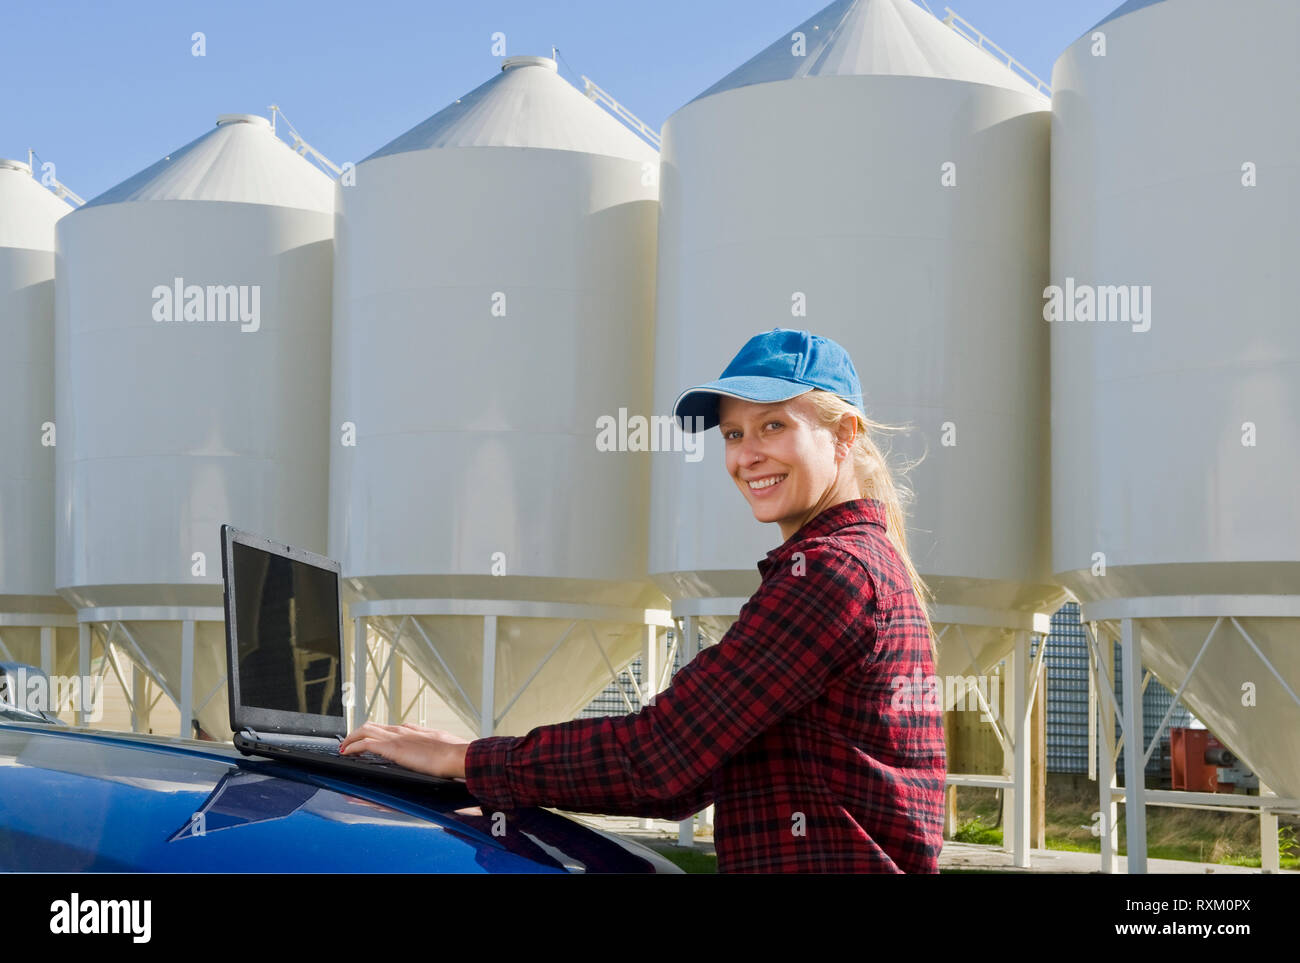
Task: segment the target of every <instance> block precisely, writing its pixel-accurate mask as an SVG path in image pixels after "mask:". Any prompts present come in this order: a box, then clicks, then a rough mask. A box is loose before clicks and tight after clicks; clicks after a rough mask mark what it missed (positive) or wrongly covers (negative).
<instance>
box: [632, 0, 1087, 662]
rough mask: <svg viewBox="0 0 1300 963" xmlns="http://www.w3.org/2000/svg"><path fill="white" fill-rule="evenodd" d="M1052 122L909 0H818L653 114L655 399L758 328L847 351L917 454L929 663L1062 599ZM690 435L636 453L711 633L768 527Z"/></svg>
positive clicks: (663, 563)
mask: <svg viewBox="0 0 1300 963" xmlns="http://www.w3.org/2000/svg"><path fill="white" fill-rule="evenodd" d="M1049 128H1050V119H1049V101H1048V99H1047V98H1046V97H1045V96H1044V95H1043V94H1042V93H1040V92H1039V91H1038V90H1037V89H1035V87H1034V86H1032V85H1030V84H1028V83H1026V82H1025V81H1023V80H1021V79H1020V77H1019V76H1018V75H1016V74H1015V73H1013V72H1012V71H1011V70H1010V69H1009V68H1008V67H1007V66H1006V65H1004V64H1002V63H1000V62H998V61H996V60H995V59H993V58H992V57H991V56H990V55H989V54H988V53H985V52H983V51H981V50H979V49H978V48H976V47H975V46H974V45H973V44H971V43H970V42H968V41H967V40H966V39H964V38H963V37H961V36H958V35H957V34H956V33H955V32H954V31H953V30H952V29H950V28H949V27H947V26H945V25H944V24H943V23H941V22H940V21H938V20H936V19H935V18H934V17H933V16H931V15H930V14H928V13H927V12H926V11H925V10H923V9H921V8H920V7H918V6H917V5H916V4H915V3H913V2H912V0H841V2H837V3H833V4H831V5H830V6H828V7H826V8H825V9H824V10H822V11H821V12H820V13H817V14H816V15H814V16H813V17H811V18H810V19H809V20H807V21H806V22H804V23H802V24H800V25H799V26H798V27H796V28H795V29H794V30H792V31H790V32H789V33H787V34H786V35H784V36H782V37H780V38H779V39H778V40H777V41H776V42H775V43H773V44H772V45H771V46H770V47H768V48H767V49H766V50H764V51H762V52H761V53H759V54H758V55H757V56H755V57H754V58H753V59H752V60H750V61H749V62H748V63H746V64H744V65H743V66H741V67H739V68H738V69H737V70H735V71H734V72H733V73H731V74H729V75H728V76H726V77H724V78H723V79H722V80H721V81H719V82H718V83H717V84H715V85H714V86H712V87H710V88H709V89H708V90H706V91H705V92H704V93H703V94H701V95H700V96H699V97H697V98H696V99H694V100H693V101H691V102H690V103H688V104H687V105H686V106H684V107H682V108H681V109H680V110H678V111H677V112H676V113H674V114H673V115H672V116H671V117H670V118H669V119H668V121H667V123H666V124H665V127H664V140H663V150H662V156H663V167H662V184H661V193H662V215H661V219H660V228H659V286H658V298H657V305H658V307H657V312H658V313H657V325H656V339H657V340H656V349H655V388H654V399H655V408H656V410H661V411H666V410H671V406H672V404H673V402H674V399H675V398H676V396H677V394H678V393H679V392H680V391H681V390H682V389H683V388H685V387H687V386H689V385H692V384H698V383H701V382H704V381H711V380H713V379H714V378H716V377H717V376H718V375H719V373H720V372H721V371H722V369H723V367H724V366H725V365H726V363H727V362H728V361H729V360H730V359H731V357H732V356H733V355H734V354H735V353H736V351H738V350H739V348H740V347H741V345H743V344H744V343H745V341H746V340H747V339H748V338H750V337H751V336H753V335H755V334H757V333H759V332H761V331H764V330H769V329H771V328H774V327H786V328H805V329H808V330H810V331H812V332H814V333H815V334H819V335H822V336H825V337H829V338H832V339H833V340H835V341H837V342H839V343H840V344H842V345H844V347H845V348H847V349H848V351H849V353H850V355H851V356H852V358H853V361H854V364H855V366H856V368H857V370H858V373H859V376H860V378H861V381H862V388H863V395H864V400H865V403H866V408H867V414H868V415H869V416H870V417H872V418H873V419H874V420H876V421H884V422H889V423H893V424H908V425H911V426H912V427H913V430H912V431H911V432H910V433H907V434H904V435H897V436H886V437H885V438H883V439H882V441H883V442H885V443H886V444H892V448H893V452H894V455H895V457H896V458H898V459H899V460H907V459H915V458H917V457H920V456H922V455H925V459H924V461H923V462H922V463H921V465H920V466H919V467H918V468H917V469H916V470H915V471H914V472H913V474H912V477H911V483H912V486H913V488H914V490H915V493H916V499H915V503H914V507H913V513H912V516H911V519H910V522H909V528H908V540H909V546H910V548H911V551H912V555H913V560H914V562H915V563H916V565H917V568H918V569H919V571H920V572H921V574H922V575H923V576H924V578H925V579H926V581H927V582H928V583H929V585H930V586H931V587H932V588H933V589H934V590H935V593H936V595H937V601H938V607H937V609H936V610H935V612H934V620H935V627H936V631H940V632H942V633H943V635H942V637H941V641H940V667H939V672H940V674H941V675H946V676H953V675H957V674H962V675H965V674H967V673H983V672H987V671H988V670H989V669H990V668H991V667H992V666H993V665H994V664H996V662H997V661H999V660H1000V659H1001V658H1003V657H1004V656H1005V655H1006V654H1007V653H1008V652H1009V651H1010V650H1011V648H1012V646H1013V644H1014V637H1015V633H1016V632H1027V631H1034V630H1037V631H1045V630H1046V628H1047V622H1048V619H1049V617H1050V612H1051V611H1052V610H1053V609H1054V608H1055V607H1056V605H1057V602H1058V601H1059V600H1060V599H1061V598H1063V593H1061V591H1060V590H1059V589H1058V588H1055V587H1053V586H1052V585H1051V584H1050V579H1049V577H1048V575H1049V571H1048V551H1049V535H1048V531H1047V522H1048V489H1047V477H1046V471H1047V462H1048V395H1047V388H1048V382H1047V352H1048V339H1047V334H1046V332H1045V331H1044V329H1043V326H1042V324H1041V323H1039V322H1038V312H1037V309H1036V303H1037V301H1038V298H1039V295H1040V292H1041V291H1042V288H1043V287H1044V286H1045V282H1046V278H1047V269H1048V263H1047V237H1048V210H1047V201H1048V184H1047V178H1048V134H1049ZM954 178H955V181H954V180H953V179H954ZM945 435H947V436H948V437H947V439H945ZM706 437H707V441H706V445H705V451H704V457H703V459H702V460H701V461H697V462H693V463H692V462H690V461H688V460H686V459H684V458H682V457H680V456H678V457H658V458H656V459H655V461H654V467H653V475H652V477H653V485H652V493H653V499H652V514H651V556H650V571H651V574H652V576H653V577H654V578H655V579H656V581H657V582H658V584H659V585H660V587H661V588H663V590H664V591H665V592H666V593H667V594H668V595H669V597H670V598H672V599H673V606H674V612H675V613H676V614H678V615H691V616H697V617H700V618H701V620H702V627H703V629H704V631H705V632H706V633H708V634H711V635H715V636H716V635H717V634H718V633H720V632H722V631H724V630H725V628H726V626H727V625H729V624H730V622H731V621H732V620H734V616H735V614H736V613H737V612H738V611H739V607H740V604H741V603H743V601H744V600H745V599H746V598H747V597H748V596H749V595H750V594H751V593H752V592H753V591H754V590H755V589H756V588H757V587H758V583H759V576H758V572H757V570H756V568H755V562H756V561H757V560H758V559H759V558H761V557H763V555H764V554H765V553H766V552H767V551H769V550H770V549H772V548H774V547H775V546H776V545H777V544H778V543H779V542H780V541H781V536H780V533H779V532H778V531H777V530H776V528H775V527H774V526H773V527H764V526H762V525H760V524H758V523H757V522H755V520H754V517H753V514H752V512H751V510H750V509H749V507H748V505H747V504H746V502H745V500H744V498H743V496H742V495H741V494H740V493H739V492H738V491H737V490H736V486H735V483H734V481H733V480H732V479H731V478H730V477H728V475H727V473H726V470H725V467H724V452H723V446H722V443H721V436H720V433H719V432H717V431H711V432H708V433H707V436H706ZM891 438H892V442H891ZM945 440H955V444H945Z"/></svg>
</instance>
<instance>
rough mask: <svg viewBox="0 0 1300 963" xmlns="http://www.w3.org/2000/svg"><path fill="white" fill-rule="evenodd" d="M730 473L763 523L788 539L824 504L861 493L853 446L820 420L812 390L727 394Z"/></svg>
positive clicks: (849, 429)
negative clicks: (768, 396)
mask: <svg viewBox="0 0 1300 963" xmlns="http://www.w3.org/2000/svg"><path fill="white" fill-rule="evenodd" d="M718 415H719V417H720V418H721V423H720V424H719V425H718V428H719V430H720V431H721V432H722V441H723V445H724V446H725V451H726V455H727V473H728V474H730V475H731V477H732V479H733V480H734V481H735V483H736V486H737V487H738V488H739V489H740V491H741V494H742V495H744V496H745V498H746V499H747V500H748V502H749V507H750V508H751V509H752V510H753V512H754V517H755V518H756V519H758V520H759V521H760V522H776V523H778V524H779V525H780V526H781V534H782V537H784V538H789V537H790V536H791V535H793V534H794V533H795V532H797V531H798V530H799V529H800V528H801V527H802V526H803V524H804V523H805V522H807V521H809V520H810V519H812V518H815V517H816V516H817V515H818V514H820V513H821V512H822V511H823V510H824V509H826V508H828V507H830V506H831V505H836V504H839V503H840V502H842V501H849V500H851V499H854V498H858V497H860V492H859V491H858V488H857V481H856V479H855V478H854V477H853V463H852V460H851V459H849V458H848V451H849V449H848V446H847V445H846V444H844V442H846V441H847V442H851V441H852V438H853V434H854V430H855V429H854V427H853V426H852V425H851V424H850V421H851V419H847V418H846V419H844V423H843V427H842V428H841V438H840V439H839V441H838V443H837V439H836V437H835V435H833V434H832V433H831V432H830V431H829V430H828V429H826V428H824V427H822V426H821V424H820V423H819V422H818V421H817V418H816V415H815V413H814V409H813V407H812V404H811V403H810V402H809V400H808V397H807V395H806V394H805V395H799V396H798V397H796V398H791V399H790V400H788V401H778V402H774V403H771V404H761V403H759V402H755V401H745V400H744V399H741V398H731V397H728V396H726V395H723V396H722V397H721V398H720V401H719V406H718Z"/></svg>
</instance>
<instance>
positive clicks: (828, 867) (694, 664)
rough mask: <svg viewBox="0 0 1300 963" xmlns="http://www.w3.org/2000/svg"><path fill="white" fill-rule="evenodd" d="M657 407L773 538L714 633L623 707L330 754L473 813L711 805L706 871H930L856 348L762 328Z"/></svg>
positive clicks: (409, 734) (932, 719)
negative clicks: (655, 690) (382, 761)
mask: <svg viewBox="0 0 1300 963" xmlns="http://www.w3.org/2000/svg"><path fill="white" fill-rule="evenodd" d="M674 414H675V415H676V416H677V417H678V419H679V420H681V421H682V422H683V425H684V427H685V428H686V430H694V431H704V430H707V429H709V428H712V427H715V426H717V427H719V428H720V429H721V432H722V437H723V439H724V444H725V448H726V466H727V471H728V473H729V474H730V475H731V477H732V479H733V481H734V482H735V483H736V486H737V487H738V488H739V489H740V492H741V495H742V496H743V497H744V498H745V499H746V500H747V501H748V502H749V504H750V507H751V509H752V510H753V513H754V517H755V518H756V519H758V520H759V521H760V522H775V523H777V524H778V525H779V526H780V529H781V535H782V537H783V538H784V542H783V543H782V544H781V545H780V546H778V547H777V548H775V549H773V550H772V551H770V552H768V553H767V556H766V557H765V558H764V559H762V560H761V561H759V563H758V569H759V574H760V575H761V576H762V584H761V586H760V587H759V589H758V591H757V592H756V593H755V594H754V596H753V597H752V598H750V600H749V601H748V602H747V603H746V604H745V605H744V606H743V607H742V608H741V611H740V615H739V618H738V619H737V620H736V622H735V623H734V624H733V625H732V627H731V629H730V630H728V632H727V634H726V635H725V636H724V637H723V638H722V640H721V641H720V642H719V643H718V644H717V645H713V646H709V647H707V648H705V649H704V650H703V651H702V652H701V653H700V654H699V655H697V656H696V657H695V659H694V660H692V661H691V663H690V664H689V665H686V666H684V667H683V668H682V669H681V670H679V671H678V673H677V675H676V676H674V678H673V681H672V684H671V685H670V686H669V687H668V688H667V689H666V690H664V691H663V692H661V693H659V694H658V696H656V697H655V700H654V703H653V704H652V705H648V706H646V707H645V708H643V709H642V710H641V711H640V712H637V713H633V714H630V715H627V716H611V717H606V718H602V719H576V720H573V721H571V722H565V723H559V724H557V725H550V726H539V727H537V728H536V729H533V730H532V731H531V732H530V733H528V735H526V736H522V737H508V736H493V737H489V738H483V739H476V740H474V741H472V742H466V741H464V740H461V739H457V738H455V737H454V736H451V735H450V734H449V733H446V732H442V731H440V730H430V729H424V728H422V727H419V726H412V725H402V726H386V725H380V724H377V723H367V724H365V725H363V726H361V727H359V728H358V729H357V730H355V731H354V732H352V733H350V734H349V735H348V737H347V739H345V740H344V742H343V752H345V753H349V754H350V753H354V752H363V751H367V750H368V751H373V752H377V753H379V754H381V755H383V756H387V757H388V758H389V759H392V760H394V761H395V762H397V763H399V764H401V765H404V766H407V767H408V768H411V769H417V770H420V771H422V772H427V773H431V774H433V775H439V776H450V777H456V778H462V779H464V780H465V781H466V784H467V788H468V789H469V791H470V792H471V793H473V794H474V795H475V796H476V797H477V798H478V799H479V801H480V802H481V803H482V804H483V806H484V808H485V811H486V810H490V809H496V810H502V811H506V812H508V811H509V810H511V809H515V808H518V807H523V806H553V807H556V808H560V809H567V810H570V811H576V812H595V813H606V814H610V815H635V816H653V817H659V818H664V819H673V820H678V819H685V818H686V817H687V816H690V815H691V814H693V813H695V812H698V811H699V810H700V809H703V808H704V807H705V806H706V805H708V804H709V803H713V804H714V844H715V848H716V850H717V854H718V871H719V872H791V871H794V872H887V873H898V872H921V873H934V872H938V858H939V851H940V849H941V848H942V845H943V841H942V826H943V814H944V812H943V811H944V799H943V796H944V794H943V787H944V776H945V774H946V773H945V769H946V761H947V760H946V755H945V751H944V741H943V717H942V713H941V711H940V709H939V707H938V706H937V705H935V704H934V702H933V700H928V699H925V698H923V697H921V694H920V693H918V692H916V691H915V690H916V688H917V686H916V683H915V680H917V679H925V680H930V679H932V678H933V674H934V643H933V638H932V633H931V630H930V623H929V619H928V617H927V615H926V611H925V608H924V606H923V599H924V598H925V597H926V595H927V590H926V587H925V584H924V583H923V582H922V580H921V579H920V577H919V576H918V575H917V573H916V570H915V568H914V567H913V566H912V563H911V561H910V559H909V558H908V553H907V541H906V536H905V532H904V527H903V513H902V508H901V506H900V499H899V494H898V491H897V490H896V488H895V485H894V482H893V480H892V479H891V477H890V472H889V469H888V467H887V466H886V464H885V461H884V459H883V457H882V456H881V454H880V451H879V449H878V448H877V447H876V445H875V443H874V441H873V440H872V438H871V435H870V432H871V431H872V430H876V429H879V428H883V427H884V426H882V425H876V424H874V423H873V422H871V421H870V420H868V419H867V417H866V415H865V414H864V413H863V410H862V390H861V387H860V385H859V383H858V376H857V372H856V370H855V369H854V367H853V362H852V361H851V360H850V359H849V356H848V354H847V352H845V350H844V349H843V348H842V347H840V345H838V344H836V343H835V342H834V341H831V340H829V339H827V338H821V337H818V336H817V335H813V334H810V333H809V332H807V331H792V330H788V329H782V328H776V329H773V330H772V331H770V332H766V333H764V334H760V335H757V336H755V337H753V338H751V339H750V340H749V342H748V343H746V345H745V346H744V348H742V349H741V351H740V353H739V354H737V355H736V357H735V358H734V359H733V360H732V362H731V363H730V364H729V365H728V366H727V368H726V370H724V371H723V373H722V376H721V377H720V378H719V379H718V380H717V381H713V382H710V383H709V384H706V385H699V386H697V387H694V388H690V389H688V390H687V391H685V392H683V393H682V394H681V395H680V396H679V397H678V399H677V403H676V405H675V406H674ZM692 426H693V427H692ZM507 826H508V817H507Z"/></svg>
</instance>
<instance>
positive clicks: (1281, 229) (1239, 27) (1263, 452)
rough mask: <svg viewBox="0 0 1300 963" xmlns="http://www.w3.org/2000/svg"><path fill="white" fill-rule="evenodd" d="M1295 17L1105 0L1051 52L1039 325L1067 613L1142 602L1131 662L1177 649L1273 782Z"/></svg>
mask: <svg viewBox="0 0 1300 963" xmlns="http://www.w3.org/2000/svg"><path fill="white" fill-rule="evenodd" d="M1297 38H1300V5H1297V4H1295V3H1276V2H1270V0H1239V2H1236V3H1232V4H1222V3H1216V2H1212V0H1159V2H1145V3H1128V4H1125V5H1124V6H1122V7H1120V8H1119V9H1118V10H1116V11H1115V13H1113V14H1112V15H1111V16H1110V17H1108V18H1107V19H1106V20H1104V21H1102V22H1101V23H1100V24H1098V25H1097V26H1096V27H1095V28H1093V29H1092V30H1090V31H1088V32H1087V33H1086V34H1084V35H1083V36H1082V37H1080V38H1079V39H1078V41H1076V42H1075V43H1074V44H1073V45H1072V46H1070V47H1069V48H1068V49H1067V50H1066V51H1065V53H1064V54H1062V55H1061V57H1060V59H1059V60H1058V61H1057V63H1056V67H1055V70H1054V71H1053V74H1052V81H1053V88H1054V94H1053V110H1054V119H1053V135H1052V141H1053V145H1052V283H1053V284H1054V285H1056V286H1057V287H1059V288H1060V289H1061V290H1062V295H1063V299H1064V297H1065V295H1066V294H1067V293H1068V292H1069V291H1070V290H1071V289H1073V291H1074V297H1073V299H1072V301H1073V303H1074V305H1075V307H1076V308H1077V310H1076V311H1074V312H1071V313H1069V314H1066V315H1064V316H1063V317H1062V319H1061V320H1059V321H1053V322H1052V323H1051V324H1050V325H1048V324H1044V325H1043V326H1044V327H1049V328H1050V331H1051V341H1052V379H1053V400H1052V426H1053V446H1052V487H1053V521H1054V526H1053V528H1054V546H1053V568H1054V570H1055V571H1056V572H1057V573H1058V578H1059V579H1060V580H1061V581H1062V582H1063V583H1064V584H1065V585H1067V586H1068V587H1069V588H1070V590H1071V591H1072V592H1074V594H1076V595H1077V596H1078V597H1079V599H1080V601H1081V602H1082V603H1083V617H1084V619H1085V620H1089V621H1096V622H1101V623H1107V624H1108V625H1109V626H1110V627H1111V628H1112V630H1117V629H1118V628H1119V627H1120V625H1121V624H1122V622H1123V620H1125V619H1131V620H1140V621H1135V622H1134V623H1133V624H1134V625H1135V627H1136V630H1137V631H1138V632H1140V637H1141V647H1140V648H1141V657H1142V661H1143V662H1144V663H1145V665H1146V666H1147V668H1149V669H1150V670H1151V671H1152V672H1153V673H1154V674H1155V676H1156V678H1158V679H1159V680H1160V681H1161V682H1162V683H1164V684H1165V685H1166V686H1168V687H1169V688H1170V689H1174V690H1177V689H1178V688H1179V686H1180V685H1181V684H1182V683H1183V681H1184V680H1185V679H1186V678H1187V677H1188V672H1189V670H1190V669H1191V668H1192V666H1193V664H1196V668H1195V672H1194V673H1193V674H1192V675H1191V677H1190V681H1189V682H1188V684H1187V688H1186V690H1185V692H1184V693H1183V700H1184V701H1185V702H1186V703H1187V705H1188V706H1189V707H1190V708H1191V709H1192V711H1193V712H1195V713H1196V715H1197V716H1198V717H1199V718H1200V719H1201V720H1203V721H1204V722H1205V724H1206V725H1207V726H1208V727H1209V728H1210V729H1212V730H1213V731H1214V732H1215V734H1216V735H1218V736H1219V737H1220V738H1221V739H1223V740H1224V742H1226V743H1227V744H1228V745H1229V746H1230V747H1231V749H1232V750H1233V752H1235V753H1236V754H1237V755H1238V756H1239V757H1240V758H1241V759H1242V760H1243V761H1244V763H1245V764H1246V765H1248V766H1249V767H1250V768H1251V769H1252V770H1254V771H1255V772H1256V773H1258V774H1259V776H1260V778H1261V779H1262V780H1263V781H1264V782H1265V783H1266V784H1267V785H1268V786H1269V788H1271V789H1272V790H1273V791H1275V792H1276V793H1278V794H1279V795H1282V796H1285V797H1289V798H1297V797H1300V699H1298V697H1297V692H1300V618H1297V617H1298V616H1300V500H1298V499H1297V490H1298V487H1300V485H1298V482H1297V479H1300V376H1298V375H1300V323H1298V322H1300V315H1298V313H1297V310H1296V300H1295V292H1294V287H1293V284H1292V278H1293V277H1294V273H1295V265H1296V263H1297V262H1298V261H1300V226H1298V224H1300V220H1298V217H1300V186H1297V181H1296V173H1297V171H1298V170H1300V133H1298V132H1300V100H1298V99H1297V93H1296V92H1297V91H1300V68H1298V67H1297V60H1296V55H1295V44H1296V40H1297ZM1103 288H1110V289H1111V290H1108V291H1107V290H1103ZM1085 289H1091V294H1090V295H1085V293H1084V292H1085ZM1135 294H1136V295H1137V298H1138V299H1140V301H1139V300H1135V299H1134V295H1135ZM1089 297H1091V298H1092V299H1093V304H1094V309H1093V312H1092V314H1091V316H1089V315H1088V314H1087V313H1086V310H1087V308H1086V301H1087V299H1088V298H1089ZM1125 301H1127V303H1125ZM1064 303H1065V306H1066V307H1067V308H1068V307H1069V306H1070V304H1069V303H1068V302H1064ZM1090 317H1091V319H1089V318H1090ZM1103 563H1104V570H1103V569H1102V568H1101V564H1103ZM1207 638H1208V639H1209V644H1208V647H1207V646H1206V640H1207ZM1202 650H1203V654H1201V653H1202ZM1198 659H1199V662H1198Z"/></svg>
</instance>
